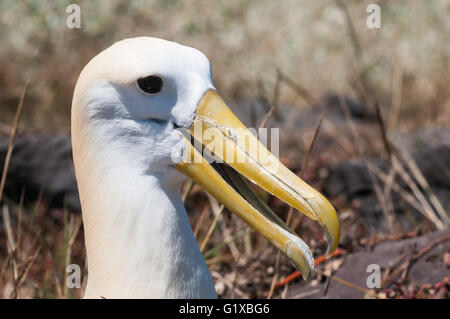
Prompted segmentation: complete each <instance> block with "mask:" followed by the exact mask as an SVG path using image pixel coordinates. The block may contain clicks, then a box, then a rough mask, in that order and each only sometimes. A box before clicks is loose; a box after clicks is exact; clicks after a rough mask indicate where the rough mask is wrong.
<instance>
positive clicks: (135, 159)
mask: <svg viewBox="0 0 450 319" xmlns="http://www.w3.org/2000/svg"><path fill="white" fill-rule="evenodd" d="M248 132H249V130H248V129H246V127H245V126H244V124H242V122H241V121H240V120H239V119H238V118H237V117H236V116H235V115H234V114H233V112H232V111H231V110H230V109H229V108H228V107H227V105H226V104H225V102H224V101H223V100H222V98H221V97H220V95H219V94H218V91H217V90H216V88H215V87H214V85H213V81H212V76H211V66H210V63H209V60H208V58H207V57H206V56H205V55H204V54H203V53H201V52H200V51H199V50H197V49H194V48H191V47H188V46H184V45H180V44H178V43H175V42H171V41H166V40H162V39H157V38H151V37H139V38H130V39H125V40H121V41H118V42H116V43H114V44H113V45H111V46H110V47H109V48H107V49H105V50H104V51H102V52H101V53H99V54H98V55H97V56H95V57H94V58H92V60H91V61H90V62H89V63H88V64H87V65H86V66H85V67H84V68H83V70H82V71H81V73H80V76H79V78H78V81H77V84H76V86H75V91H74V95H73V100H72V116H71V133H72V146H73V158H74V166H75V174H76V179H77V185H78V189H79V193H80V200H81V206H82V217H83V223H84V235H85V244H86V253H87V265H88V281H87V286H86V291H85V295H84V297H85V298H216V297H217V295H216V292H215V289H214V282H213V280H212V278H211V275H210V273H209V271H208V267H207V265H206V263H205V260H204V258H203V255H202V253H201V251H200V249H199V246H198V245H197V242H196V240H195V237H194V235H193V232H192V229H191V227H190V225H189V220H188V217H187V214H186V210H185V208H184V205H183V201H182V198H181V190H180V189H181V185H182V183H183V182H184V181H185V180H186V179H187V178H191V179H192V180H193V181H195V182H196V183H197V184H199V185H200V186H201V187H202V188H203V189H204V190H205V191H207V192H208V193H209V194H210V195H212V196H213V197H215V198H216V199H217V200H218V201H219V202H221V203H222V204H223V205H224V206H225V207H226V208H227V209H228V210H229V211H231V212H233V213H234V214H236V215H237V216H238V217H240V218H241V219H242V220H244V221H245V222H246V223H247V224H248V225H249V226H251V227H252V228H254V229H255V230H256V231H257V232H259V233H260V234H261V235H262V236H264V237H265V238H266V239H268V240H269V241H270V242H271V243H272V244H273V245H275V246H276V247H277V248H278V249H279V250H280V251H282V252H283V253H284V254H285V255H286V256H287V257H288V258H289V260H290V261H291V263H292V264H293V265H294V266H295V267H296V268H297V269H298V270H300V271H301V273H302V275H303V277H304V278H307V277H308V275H309V274H310V272H311V270H312V269H313V256H312V254H311V251H310V249H309V248H308V246H307V245H306V244H305V243H304V242H303V240H302V239H300V237H299V236H298V235H297V234H296V233H295V232H294V231H293V230H292V229H290V228H289V227H288V226H287V225H286V224H285V223H284V222H283V221H282V220H281V219H280V218H279V217H278V216H277V215H276V214H275V213H273V212H272V211H271V210H270V208H269V207H268V206H267V205H266V203H265V202H264V201H263V200H261V199H260V198H259V197H258V195H257V194H256V193H255V191H254V187H253V186H252V184H255V185H257V186H258V187H260V188H262V189H263V190H265V191H267V192H269V193H270V194H272V195H274V196H276V197H277V198H279V199H280V200H282V201H284V202H286V203H287V204H289V205H290V206H292V207H294V208H295V209H296V210H298V211H299V212H301V213H303V214H305V215H306V216H308V217H309V218H311V219H313V220H315V221H317V222H318V223H320V225H321V226H322V227H323V228H324V230H325V231H324V233H325V234H326V237H327V239H328V250H327V252H328V254H330V253H331V252H332V251H334V250H335V249H336V247H337V245H338V242H339V223H338V218H337V215H336V211H335V209H334V208H333V206H332V205H331V204H330V203H329V202H328V201H327V199H325V197H324V196H323V195H321V194H320V193H319V192H318V191H316V190H315V189H313V188H312V187H311V186H309V185H308V184H307V183H305V182H304V181H303V180H301V179H300V178H299V177H298V176H297V175H295V174H294V173H292V172H291V171H290V170H289V169H287V168H286V167H285V166H284V165H283V164H282V163H281V162H280V161H279V160H278V159H277V157H276V156H275V155H273V154H272V153H270V152H269V151H268V150H267V148H266V147H265V146H264V145H263V143H262V142H261V141H260V140H259V139H258V138H257V137H255V136H254V135H253V134H248ZM221 147H223V148H221ZM221 149H222V150H223V149H226V151H225V152H222V151H221Z"/></svg>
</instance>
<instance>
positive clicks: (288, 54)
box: [0, 0, 450, 298]
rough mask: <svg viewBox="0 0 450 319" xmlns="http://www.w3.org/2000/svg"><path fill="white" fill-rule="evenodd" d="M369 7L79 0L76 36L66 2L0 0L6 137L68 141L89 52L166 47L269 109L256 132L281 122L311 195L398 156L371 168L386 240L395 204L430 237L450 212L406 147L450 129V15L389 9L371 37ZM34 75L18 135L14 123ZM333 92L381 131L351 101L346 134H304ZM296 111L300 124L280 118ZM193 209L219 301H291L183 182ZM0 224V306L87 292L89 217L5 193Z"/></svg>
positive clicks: (313, 239) (347, 227)
mask: <svg viewBox="0 0 450 319" xmlns="http://www.w3.org/2000/svg"><path fill="white" fill-rule="evenodd" d="M371 2H372V1H345V2H344V1H331V0H330V1H314V0H304V1H296V0H287V1H283V2H282V4H281V3H280V2H275V1H256V0H253V1H216V2H213V1H207V2H202V4H201V5H199V2H198V1H193V0H189V1H176V0H171V1H156V0H155V1H133V2H132V3H129V2H127V1H119V0H111V1H107V2H91V1H80V2H79V3H80V5H81V8H82V29H81V30H70V29H67V28H66V27H65V26H64V23H65V17H66V14H65V8H66V5H67V4H69V3H70V1H65V2H64V1H61V2H49V1H21V2H17V1H11V0H9V1H3V2H1V3H0V21H1V24H0V33H1V34H2V40H3V45H2V46H1V48H0V59H2V61H7V63H4V64H3V66H2V68H1V69H0V88H1V89H0V104H1V105H2V107H1V109H0V132H1V133H0V135H1V134H3V135H5V134H6V133H7V134H10V132H13V134H11V136H14V135H15V133H14V131H15V130H17V128H20V129H21V130H22V131H52V132H53V131H68V130H69V127H70V125H69V123H70V103H71V98H72V92H73V87H74V85H75V82H76V79H77V77H78V74H79V72H80V70H81V67H82V66H83V65H85V64H86V63H87V61H88V60H89V59H90V58H91V57H92V56H93V55H95V54H96V53H97V52H99V51H100V50H102V49H103V48H105V47H106V46H108V45H110V44H111V43H113V42H114V41H116V40H119V39H122V38H125V37H130V36H137V35H150V36H157V37H163V38H167V39H171V40H174V41H178V42H181V43H184V44H187V45H190V46H194V47H197V48H198V49H200V50H202V51H203V52H205V54H206V55H207V56H208V57H209V58H210V60H211V63H212V66H213V76H214V81H215V84H216V86H217V87H218V88H219V89H220V91H221V92H222V95H224V97H225V100H227V101H230V104H231V105H232V106H236V105H239V103H240V101H242V100H245V99H247V98H250V99H253V100H257V101H259V102H261V104H264V105H265V107H263V109H264V110H265V112H260V114H256V115H255V117H256V119H255V121H254V123H260V125H261V126H267V125H280V123H282V125H280V131H281V140H282V143H283V144H282V146H284V149H283V148H281V151H282V152H281V159H282V161H283V162H284V163H285V164H286V165H288V166H289V167H290V168H291V169H293V170H294V171H295V172H296V173H297V174H301V176H302V177H303V178H304V179H306V180H307V181H308V182H309V183H311V184H312V185H313V186H315V187H317V188H320V187H321V185H322V182H323V178H324V174H325V175H326V173H324V171H326V167H327V166H328V165H332V164H335V163H336V162H338V161H340V160H347V159H350V158H360V157H365V156H371V157H377V158H387V159H389V161H390V163H391V164H392V165H391V170H390V171H389V172H388V173H386V172H384V171H382V170H380V169H379V168H378V167H376V166H375V165H372V164H371V163H368V164H367V165H368V169H369V171H370V172H371V176H372V180H373V184H374V188H375V190H376V194H377V198H378V200H379V204H380V206H381V207H382V209H383V212H384V216H385V218H386V220H387V221H388V224H389V225H390V227H389V232H391V233H393V234H395V233H397V232H401V230H400V229H399V227H398V225H397V221H396V216H395V212H394V210H393V208H392V207H393V202H392V201H393V199H392V198H393V194H399V196H400V198H401V199H402V200H403V201H404V202H405V203H407V204H408V205H409V206H411V207H413V208H414V209H416V210H417V211H419V212H420V213H422V215H423V216H424V218H423V220H421V221H420V222H421V223H428V224H429V225H430V228H431V229H442V228H445V227H448V223H449V220H448V215H447V213H446V211H445V209H446V207H443V204H442V203H441V202H440V201H439V199H438V197H437V196H436V194H434V192H433V190H432V188H431V187H430V185H429V184H428V181H427V180H426V178H425V177H424V176H423V174H422V172H421V168H420V167H418V165H417V163H415V162H414V160H413V159H412V157H411V156H410V155H409V153H408V151H407V150H406V149H405V148H404V147H403V146H402V145H398V143H397V142H396V137H397V136H398V135H399V134H408V133H410V132H411V134H412V133H413V132H415V131H416V130H417V129H422V128H436V127H437V128H444V129H447V130H448V128H449V125H450V122H449V119H450V116H449V115H450V111H449V110H450V93H449V91H448V79H449V78H450V63H449V59H450V43H449V42H448V39H449V38H450V20H449V19H448V12H449V10H450V7H449V4H448V2H447V1H445V0H436V1H422V2H419V1H415V2H414V3H411V1H407V0H399V1H395V2H392V1H379V3H380V5H381V7H382V14H383V15H382V29H380V30H370V29H368V28H367V27H366V26H365V19H366V11H365V8H366V5H367V4H368V3H371ZM18 21H20V23H18ZM28 78H29V79H31V81H30V85H29V90H28V93H27V97H26V100H25V104H26V109H25V110H24V112H23V116H22V119H21V122H20V126H19V124H18V120H17V121H14V120H13V119H14V117H15V115H16V111H17V104H18V101H19V100H20V96H21V92H22V89H23V85H24V83H25V82H26V79H28ZM272 90H273V93H272ZM266 92H270V93H269V94H267V93H266ZM327 92H339V95H340V100H341V101H344V99H343V98H344V97H345V96H350V97H354V98H357V99H358V100H359V101H361V102H363V103H364V105H365V106H366V108H368V109H369V110H370V111H371V112H373V113H374V114H376V115H377V119H378V121H375V122H374V123H363V124H361V123H355V122H354V121H353V120H352V118H351V115H350V112H349V109H348V106H347V105H346V103H345V102H343V103H341V106H342V107H343V112H344V114H345V121H344V124H342V123H339V122H337V121H336V119H335V118H333V117H332V116H330V115H328V114H327V113H324V114H322V115H321V116H320V119H319V117H317V119H319V120H318V121H317V120H316V121H315V122H312V123H311V126H310V127H301V128H300V127H298V126H296V125H297V124H296V122H295V119H298V118H299V117H301V116H302V114H304V113H307V112H312V111H314V108H316V107H317V106H318V104H320V103H321V102H320V101H321V97H322V96H323V95H324V94H325V93H327ZM22 105H23V104H22ZM235 109H236V110H239V109H238V108H235ZM286 109H288V110H289V113H288V114H289V116H288V117H284V118H283V114H284V113H283V112H285V111H286ZM299 114H300V115H299ZM247 120H248V121H249V122H250V120H249V119H247ZM256 125H257V124H255V125H253V126H256ZM11 141H12V143H11V145H13V142H14V139H13V138H12V139H11ZM285 150H286V151H285ZM6 168H7V166H6ZM6 173H7V169H6V170H5V169H4V170H3V174H4V175H5V176H6ZM4 180H5V179H4V178H2V185H3V182H4ZM6 183H8V180H7V179H6ZM404 184H406V186H407V187H404V186H403V185H404ZM0 188H1V189H3V186H2V187H0ZM1 194H2V191H0V199H1ZM261 195H262V196H263V198H264V199H265V200H266V201H267V202H268V204H269V205H270V206H271V208H272V209H273V210H274V211H275V212H277V213H279V214H280V216H281V217H282V218H283V219H285V220H286V219H288V218H289V219H290V221H289V222H290V225H291V226H292V227H293V228H294V229H295V230H296V231H297V232H298V233H300V234H301V236H302V238H304V239H305V240H306V241H307V242H308V243H309V244H310V245H311V247H312V250H313V252H314V253H315V254H316V255H320V254H322V253H323V250H324V247H325V241H324V239H322V238H321V237H320V236H318V235H317V234H321V232H320V231H319V229H320V227H318V225H317V224H315V223H313V222H311V221H309V220H307V219H306V218H305V219H302V217H300V216H298V214H296V213H293V212H292V210H289V209H288V208H287V206H286V205H285V204H283V203H281V202H280V201H278V200H276V199H274V198H272V197H271V196H268V195H267V194H264V193H262V194H261ZM183 200H184V201H185V204H186V206H187V209H188V212H189V218H190V221H191V225H192V227H193V229H194V233H195V235H196V238H197V241H198V243H199V244H200V245H201V248H202V251H203V253H204V256H205V258H206V260H207V264H208V266H209V267H210V269H211V272H212V274H213V277H214V279H215V281H216V288H217V290H218V292H219V295H221V296H227V297H260V298H266V297H269V298H283V297H285V296H286V294H287V291H288V289H289V286H288V285H287V286H285V287H284V288H283V289H284V290H277V289H275V286H276V283H277V281H278V280H279V279H280V278H283V277H285V276H287V275H288V274H290V273H291V272H292V271H293V269H292V267H291V266H290V264H289V263H288V262H287V260H286V259H285V257H283V256H280V254H277V252H276V251H275V250H274V248H273V247H272V246H270V245H269V244H268V242H267V241H266V240H265V239H263V238H262V237H261V236H259V235H258V234H255V233H254V232H252V231H251V230H249V229H248V227H247V226H246V225H245V224H243V223H242V221H240V220H239V219H237V218H236V217H234V216H232V215H231V214H230V213H229V212H228V211H227V210H224V209H223V208H222V207H221V206H220V204H218V203H217V202H216V201H215V200H214V199H212V198H209V197H208V196H207V195H206V194H205V193H204V192H203V191H202V190H201V188H200V187H199V186H198V185H195V184H193V183H189V184H187V185H185V186H184V192H183ZM332 200H333V204H335V206H336V207H337V208H338V211H340V212H343V211H352V207H349V206H347V205H346V204H345V203H343V202H342V201H341V200H340V199H339V198H334V199H332ZM447 209H448V208H447ZM2 217H3V218H2V220H3V222H2V223H0V226H1V227H0V296H3V297H6V298H9V297H19V298H76V297H80V296H81V295H82V291H83V288H82V289H67V288H66V285H65V281H66V279H67V273H66V272H65V268H66V266H67V265H68V264H70V263H76V264H78V265H80V266H81V268H82V271H83V275H84V276H83V287H84V285H85V284H86V277H87V276H85V274H86V268H85V251H84V244H83V228H82V226H81V219H80V217H79V216H78V215H76V214H72V213H71V212H67V211H66V210H54V209H53V210H50V209H48V208H47V206H46V202H45V199H42V200H38V201H37V202H36V203H34V204H32V205H26V206H24V205H22V204H16V203H13V202H11V201H10V200H8V199H7V198H6V199H4V200H3V206H2ZM341 222H342V224H343V234H344V235H349V234H353V233H354V231H353V229H355V225H357V223H356V221H355V219H351V220H350V221H348V222H347V221H346V220H342V221H341ZM359 222H363V221H359ZM371 235H372V234H371V233H369V234H366V237H370V236H371ZM376 235H377V236H381V235H383V234H376ZM349 236H350V235H349ZM366 239H367V238H366ZM328 277H330V278H331V279H330V280H332V279H333V276H330V275H328ZM334 280H339V278H334Z"/></svg>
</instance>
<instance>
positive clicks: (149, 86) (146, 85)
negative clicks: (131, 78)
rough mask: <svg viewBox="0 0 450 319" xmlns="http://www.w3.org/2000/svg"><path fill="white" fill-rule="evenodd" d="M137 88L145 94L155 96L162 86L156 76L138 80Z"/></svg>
mask: <svg viewBox="0 0 450 319" xmlns="http://www.w3.org/2000/svg"><path fill="white" fill-rule="evenodd" d="M137 83H138V86H139V88H140V89H141V90H142V91H144V92H145V93H149V94H155V93H158V92H159V91H161V88H162V86H163V82H162V79H161V78H160V77H159V76H156V75H149V76H146V77H145V78H140V79H139V80H138V81H137Z"/></svg>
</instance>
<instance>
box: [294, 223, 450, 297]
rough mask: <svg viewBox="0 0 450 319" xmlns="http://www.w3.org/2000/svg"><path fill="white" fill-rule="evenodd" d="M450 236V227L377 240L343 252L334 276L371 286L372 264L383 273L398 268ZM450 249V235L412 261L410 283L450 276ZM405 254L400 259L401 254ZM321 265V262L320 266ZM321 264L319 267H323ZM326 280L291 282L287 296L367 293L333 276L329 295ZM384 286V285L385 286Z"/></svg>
mask: <svg viewBox="0 0 450 319" xmlns="http://www.w3.org/2000/svg"><path fill="white" fill-rule="evenodd" d="M448 236H450V229H447V230H444V231H439V232H433V233H430V234H428V235H425V236H421V237H416V238H408V239H403V240H399V241H387V242H383V243H380V244H377V245H376V246H375V247H365V248H363V249H361V250H360V251H358V252H355V253H352V254H349V255H347V256H344V257H343V258H342V259H343V262H342V264H341V265H340V267H339V269H338V270H337V271H335V272H333V276H336V277H338V278H340V279H343V280H345V281H347V282H350V283H352V284H354V285H356V286H358V287H361V288H364V289H368V290H370V288H368V287H367V278H368V276H369V275H371V274H372V273H373V272H372V273H371V272H367V267H368V265H370V264H376V265H379V266H380V268H381V276H383V275H384V273H385V270H386V269H387V268H388V267H390V266H391V267H392V266H393V265H394V263H396V262H397V265H394V267H393V269H392V271H393V270H395V269H396V267H398V266H399V265H401V264H402V263H403V262H405V261H407V260H408V259H410V258H411V257H412V256H414V255H415V254H417V253H418V252H419V251H420V250H421V249H423V248H425V247H427V246H428V245H430V244H431V243H433V242H435V241H437V240H439V239H441V238H444V237H448ZM448 251H450V239H449V240H446V241H444V242H442V243H440V244H438V245H436V246H434V247H433V248H432V249H430V250H429V251H428V252H426V253H425V254H423V255H422V256H421V257H419V258H418V259H417V260H416V261H415V262H412V263H411V265H410V268H409V271H408V275H407V277H406V279H407V282H409V283H410V284H411V285H424V284H432V285H434V284H436V283H438V282H440V281H442V280H443V279H444V278H445V277H448V276H450V268H449V267H448V266H447V265H446V264H445V261H444V258H443V255H444V254H445V253H446V252H448ZM402 255H404V257H403V259H401V260H400V261H399V257H401V256H402ZM321 267H322V266H321ZM321 267H319V268H321ZM392 271H391V273H392ZM325 285H326V283H325V282H323V281H322V282H320V283H319V284H318V285H315V286H314V287H313V285H312V283H311V282H310V281H306V282H300V283H298V284H293V285H291V287H290V289H289V293H288V295H287V298H294V297H295V296H304V298H330V299H331V298H364V295H365V293H364V292H362V291H360V290H357V289H355V288H353V287H350V286H348V285H345V284H342V283H340V282H338V281H336V280H331V282H330V285H329V287H328V289H327V292H326V295H325V296H324V295H323V293H324V291H325ZM383 288H384V286H383V285H382V286H381V289H382V290H383ZM313 290H317V292H316V293H312V294H308V292H310V291H313Z"/></svg>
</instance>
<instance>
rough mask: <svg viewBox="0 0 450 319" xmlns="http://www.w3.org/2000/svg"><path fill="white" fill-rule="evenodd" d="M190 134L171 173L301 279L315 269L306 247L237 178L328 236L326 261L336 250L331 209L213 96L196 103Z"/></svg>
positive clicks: (336, 235) (336, 227)
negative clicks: (249, 231) (264, 242)
mask: <svg viewBox="0 0 450 319" xmlns="http://www.w3.org/2000/svg"><path fill="white" fill-rule="evenodd" d="M189 133H190V135H191V136H190V139H191V141H189V140H188V139H186V146H187V147H186V152H185V156H184V162H183V163H180V164H178V165H177V166H176V168H177V169H178V170H179V171H181V172H182V173H184V174H185V175H187V176H188V177H190V178H192V179H193V180H194V181H195V182H197V183H198V184H200V185H201V186H202V187H203V188H204V189H205V190H206V191H207V192H209V193H210V194H211V195H212V196H214V197H215V198H216V199H217V200H218V201H219V202H221V203H222V204H224V205H225V207H227V209H229V210H230V211H231V212H233V213H235V214H236V215H238V216H239V217H240V218H241V219H243V220H244V221H245V222H246V223H247V224H249V225H250V226H251V227H253V228H254V229H255V230H256V231H258V232H259V233H261V234H262V235H263V236H264V237H265V238H267V239H268V240H269V241H270V242H272V243H273V244H274V245H275V246H276V247H277V248H278V249H280V250H281V251H282V252H283V253H284V254H286V255H287V256H288V258H289V259H290V260H291V262H292V263H293V264H294V266H295V267H296V268H297V269H298V270H299V271H300V272H301V273H302V275H303V277H304V278H307V277H308V276H309V274H310V273H311V270H312V269H313V267H314V260H313V257H312V254H311V251H310V250H309V247H308V246H307V245H306V244H305V243H304V242H303V240H302V239H301V238H300V237H298V236H297V235H296V234H295V232H294V231H293V230H291V229H290V228H289V227H288V226H287V225H286V224H285V223H284V222H283V221H282V220H281V219H280V218H279V217H278V216H277V215H276V214H275V213H274V212H272V211H271V209H270V208H269V207H268V206H267V205H266V204H265V203H264V202H263V201H262V200H261V199H260V198H259V196H258V195H257V194H256V193H255V192H254V191H253V189H252V188H251V187H250V185H249V184H248V182H247V181H246V180H245V179H244V178H243V177H242V176H244V177H245V178H246V179H248V180H250V181H251V182H253V183H254V184H256V185H258V186H259V187H261V188H263V189H264V190H266V191H267V192H269V193H271V194H272V195H274V196H276V197H278V198H279V199H281V200H282V201H284V202H286V203H287V204H289V205H290V206H292V207H294V208H296V209H297V210H299V211H300V212H302V213H303V214H305V215H306V216H308V217H309V218H311V219H313V220H316V221H318V222H319V223H320V224H321V225H322V226H323V227H324V228H325V232H326V235H327V239H328V250H327V255H329V254H330V253H331V252H333V251H334V250H335V249H336V248H337V245H338V243H339V236H340V230H339V222H338V218H337V215H336V211H335V210H334V208H333V206H332V205H331V204H330V203H329V202H328V201H327V199H326V198H325V197H324V196H323V195H321V194H320V193H319V192H317V191H316V190H315V189H313V188H312V187H311V186H309V185H308V184H306V183H305V182H304V181H303V180H301V179H300V178H299V177H298V176H297V175H295V174H294V173H292V172H291V171H290V170H289V169H288V168H286V167H285V166H284V165H283V164H282V163H281V162H280V161H279V160H278V159H277V158H276V157H275V156H274V155H273V154H272V153H270V152H269V151H268V150H267V148H266V147H265V146H264V145H263V144H262V143H261V142H260V141H259V140H258V139H257V138H256V137H255V136H254V135H253V134H251V132H250V131H249V130H248V129H247V128H246V127H245V126H244V125H243V124H242V122H241V121H239V119H238V118H237V117H236V116H235V115H234V114H233V112H232V111H231V110H230V109H229V108H228V106H227V105H226V104H225V102H224V101H223V100H222V98H221V97H220V96H219V95H218V94H217V92H216V91H214V90H209V91H207V92H206V94H205V95H204V96H203V98H202V99H201V100H200V102H199V104H198V107H197V111H196V115H195V118H194V122H193V124H192V126H191V128H190V131H189ZM200 153H202V154H203V155H205V157H204V156H202V155H200ZM212 160H214V162H212V163H211V164H210V163H209V162H211V161H212ZM241 175H242V176H241Z"/></svg>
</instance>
